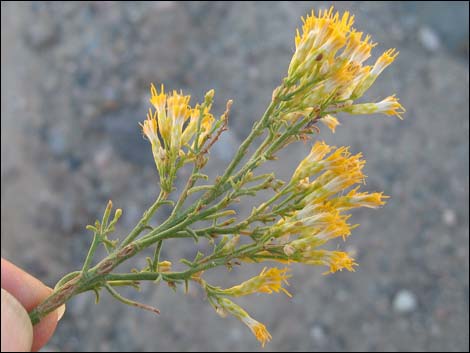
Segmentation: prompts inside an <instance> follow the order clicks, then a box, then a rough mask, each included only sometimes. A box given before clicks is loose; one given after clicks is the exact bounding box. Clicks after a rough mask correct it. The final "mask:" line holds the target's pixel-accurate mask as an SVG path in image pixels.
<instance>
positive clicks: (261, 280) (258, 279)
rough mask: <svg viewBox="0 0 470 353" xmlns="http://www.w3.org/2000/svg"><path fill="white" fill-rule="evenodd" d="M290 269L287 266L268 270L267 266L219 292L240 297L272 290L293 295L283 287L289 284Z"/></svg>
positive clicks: (269, 292)
mask: <svg viewBox="0 0 470 353" xmlns="http://www.w3.org/2000/svg"><path fill="white" fill-rule="evenodd" d="M288 271H289V269H287V268H285V269H283V270H279V269H278V268H275V267H274V268H270V269H269V270H266V267H265V268H264V269H263V271H261V273H260V274H259V275H258V276H255V277H253V278H251V279H249V280H248V281H245V282H243V283H241V284H239V285H238V286H234V287H231V288H228V289H224V290H220V291H219V292H220V293H221V294H225V295H231V296H234V297H239V296H244V295H249V294H253V293H268V294H271V293H272V292H276V293H278V292H280V291H282V292H284V293H285V294H286V295H287V296H289V297H291V294H290V293H289V292H288V291H287V290H286V289H285V288H283V287H282V285H283V284H288V282H287V279H288V278H289V277H290V276H291V275H289V274H288V273H287V272H288Z"/></svg>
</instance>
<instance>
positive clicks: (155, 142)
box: [141, 84, 215, 191]
mask: <svg viewBox="0 0 470 353" xmlns="http://www.w3.org/2000/svg"><path fill="white" fill-rule="evenodd" d="M150 92H151V97H150V103H151V104H152V105H153V107H154V109H155V110H154V111H152V109H151V108H149V112H148V113H147V119H146V120H145V121H144V122H143V123H142V124H141V126H142V131H143V133H144V135H145V137H147V139H148V140H149V142H150V143H151V145H152V153H153V157H154V160H155V164H156V166H157V169H158V171H159V174H160V177H161V179H162V187H164V188H167V189H168V187H171V186H169V185H166V184H170V182H172V181H173V177H174V174H175V172H176V160H177V159H178V158H181V157H183V158H184V157H185V156H186V155H185V152H184V151H183V149H182V148H183V147H186V148H188V149H189V150H191V151H194V150H195V149H196V148H200V147H201V146H202V145H203V144H204V142H205V141H206V140H207V138H208V136H209V134H210V133H211V131H212V127H213V125H214V121H215V119H214V116H213V115H212V114H211V113H210V109H211V106H212V100H213V97H214V90H211V91H209V92H207V94H206V99H205V101H204V103H203V104H202V105H199V104H197V105H196V106H195V107H194V108H192V107H191V106H190V105H189V101H190V99H191V97H190V96H189V95H188V96H185V95H183V93H182V92H179V93H178V92H177V91H173V92H171V93H168V94H167V93H165V90H164V86H163V85H162V86H161V90H160V93H158V91H157V89H156V88H155V86H154V85H153V84H152V85H151V88H150ZM198 126H199V131H198ZM196 135H197V138H194V139H193V137H195V136H196ZM191 140H193V141H192V142H191ZM167 191H169V190H167Z"/></svg>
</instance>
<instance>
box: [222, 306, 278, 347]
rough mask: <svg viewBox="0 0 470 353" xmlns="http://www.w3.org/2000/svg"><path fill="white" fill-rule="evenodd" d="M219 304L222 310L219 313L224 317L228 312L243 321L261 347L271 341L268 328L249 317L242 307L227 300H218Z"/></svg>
mask: <svg viewBox="0 0 470 353" xmlns="http://www.w3.org/2000/svg"><path fill="white" fill-rule="evenodd" d="M217 302H218V303H219V305H220V306H221V308H220V309H222V310H221V311H218V313H219V314H221V315H224V313H225V312H228V313H230V314H232V315H233V316H235V317H236V318H237V319H239V320H240V321H242V322H243V323H244V324H245V325H246V326H248V328H249V329H250V330H251V332H252V333H253V335H255V337H256V338H257V340H258V341H260V342H261V346H263V347H264V345H265V344H266V342H269V341H270V340H271V338H272V336H271V334H270V333H269V332H268V330H267V329H266V326H264V325H263V324H262V323H260V322H258V321H256V320H255V319H253V318H251V317H250V315H248V313H247V312H246V311H245V310H243V309H242V308H241V307H240V306H238V305H237V304H235V303H234V302H232V301H231V300H230V299H227V298H217Z"/></svg>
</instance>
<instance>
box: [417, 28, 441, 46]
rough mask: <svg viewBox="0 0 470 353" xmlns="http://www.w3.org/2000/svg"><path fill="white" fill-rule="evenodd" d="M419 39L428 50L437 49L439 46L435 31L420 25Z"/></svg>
mask: <svg viewBox="0 0 470 353" xmlns="http://www.w3.org/2000/svg"><path fill="white" fill-rule="evenodd" d="M418 37H419V41H420V42H421V44H422V45H423V47H424V48H425V49H427V50H429V51H430V52H435V51H437V50H438V49H439V48H440V46H441V40H440V39H439V36H438V35H437V33H436V32H435V31H434V30H432V29H431V28H429V27H422V28H420V29H419V32H418Z"/></svg>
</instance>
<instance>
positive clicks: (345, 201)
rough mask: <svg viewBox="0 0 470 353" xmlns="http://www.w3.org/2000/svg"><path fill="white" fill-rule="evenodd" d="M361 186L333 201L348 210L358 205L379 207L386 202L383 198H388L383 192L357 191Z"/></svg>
mask: <svg viewBox="0 0 470 353" xmlns="http://www.w3.org/2000/svg"><path fill="white" fill-rule="evenodd" d="M357 190H359V187H356V188H354V189H352V190H351V191H350V192H349V193H348V194H347V195H345V196H340V197H337V198H334V199H332V200H331V203H332V204H333V205H334V207H335V208H336V209H338V210H347V209H351V208H357V207H367V208H379V207H380V206H383V205H384V204H385V201H384V200H383V199H385V198H388V196H385V195H384V194H383V192H374V193H368V192H357Z"/></svg>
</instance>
